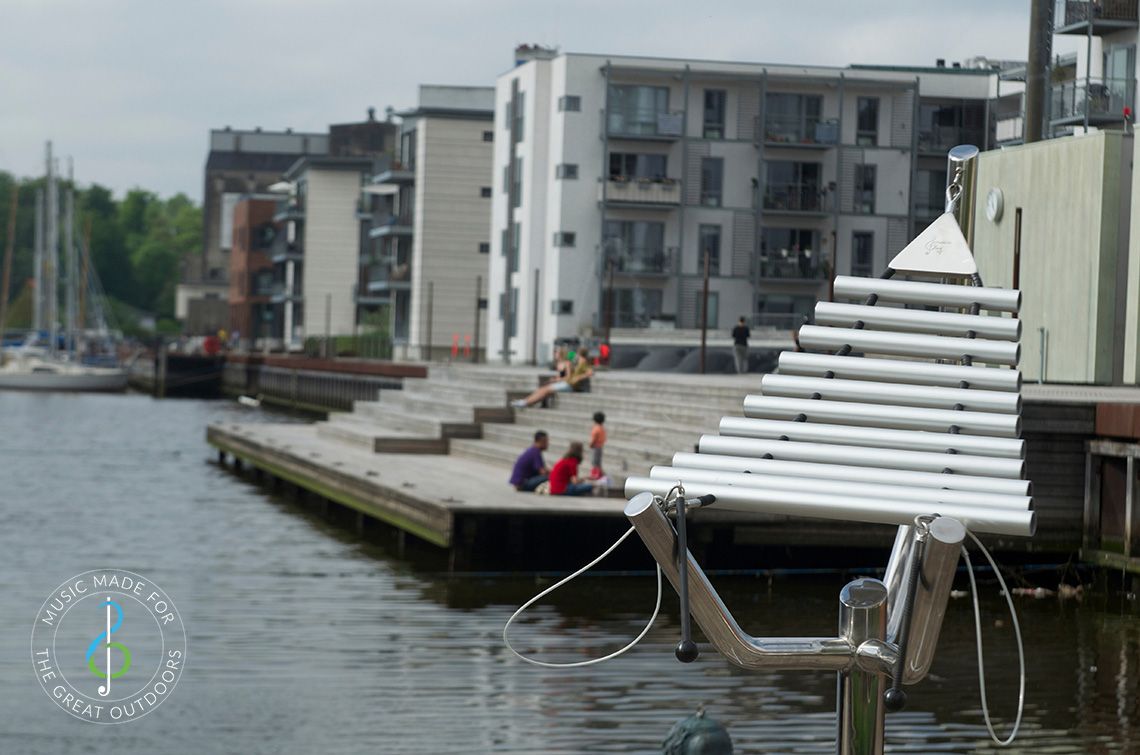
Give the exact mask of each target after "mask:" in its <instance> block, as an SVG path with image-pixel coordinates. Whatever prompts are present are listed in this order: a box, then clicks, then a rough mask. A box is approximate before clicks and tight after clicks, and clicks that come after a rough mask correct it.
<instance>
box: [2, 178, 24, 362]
mask: <svg viewBox="0 0 1140 755" xmlns="http://www.w3.org/2000/svg"><path fill="white" fill-rule="evenodd" d="M19 196H20V185H19V184H18V183H16V182H15V181H12V199H11V206H10V207H9V208H8V244H7V245H6V246H5V247H4V273H3V275H2V276H0V279H2V282H0V339H3V337H4V328H5V326H6V325H7V322H8V288H9V287H10V286H11V281H12V254H13V250H14V247H15V246H16V208H17V202H18V197H19ZM2 364H4V354H3V352H2V351H0V365H2Z"/></svg>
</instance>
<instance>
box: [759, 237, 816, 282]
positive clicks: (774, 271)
mask: <svg viewBox="0 0 1140 755" xmlns="http://www.w3.org/2000/svg"><path fill="white" fill-rule="evenodd" d="M822 256H823V255H822V254H820V251H819V233H818V232H817V231H814V230H811V229H808V228H765V229H764V230H763V232H762V233H761V234H760V277H761V278H769V279H777V280H819V279H821V278H825V277H826V273H827V268H826V266H825V265H824V264H823V259H822Z"/></svg>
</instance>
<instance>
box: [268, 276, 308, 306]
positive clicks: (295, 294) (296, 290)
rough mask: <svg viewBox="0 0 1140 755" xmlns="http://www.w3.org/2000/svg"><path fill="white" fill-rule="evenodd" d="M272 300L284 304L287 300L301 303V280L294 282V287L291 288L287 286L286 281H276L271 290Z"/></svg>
mask: <svg viewBox="0 0 1140 755" xmlns="http://www.w3.org/2000/svg"><path fill="white" fill-rule="evenodd" d="M270 298H272V300H273V301H274V302H283V301H285V300H286V299H293V300H294V301H300V300H301V298H302V296H301V282H300V281H299V280H298V281H294V282H293V287H292V288H289V287H288V286H286V285H285V282H284V281H274V282H273V287H272V288H271V289H270Z"/></svg>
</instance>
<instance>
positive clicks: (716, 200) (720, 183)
mask: <svg viewBox="0 0 1140 755" xmlns="http://www.w3.org/2000/svg"><path fill="white" fill-rule="evenodd" d="M714 165H715V166H717V167H716V171H715V173H716V176H715V178H716V179H717V180H716V184H717V186H716V187H713V186H712V185H711V184H712V183H713V181H712V179H713V175H712V173H713V172H714V171H709V170H708V168H710V167H712V166H714ZM701 205H703V206H704V207H723V206H724V158H723V157H702V158H701Z"/></svg>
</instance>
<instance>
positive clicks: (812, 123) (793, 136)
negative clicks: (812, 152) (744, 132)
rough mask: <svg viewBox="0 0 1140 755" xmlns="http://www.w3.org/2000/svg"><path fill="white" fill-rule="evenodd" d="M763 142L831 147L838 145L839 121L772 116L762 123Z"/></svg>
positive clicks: (793, 145) (791, 145) (790, 145)
mask: <svg viewBox="0 0 1140 755" xmlns="http://www.w3.org/2000/svg"><path fill="white" fill-rule="evenodd" d="M756 123H757V124H759V118H757V119H756ZM764 141H765V142H766V143H768V144H769V145H784V146H788V147H827V146H831V145H834V144H838V143H839V121H836V120H826V121H825V120H814V119H807V120H804V119H801V118H798V117H797V118H789V117H780V116H772V117H770V118H768V119H766V120H765V121H764Z"/></svg>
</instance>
